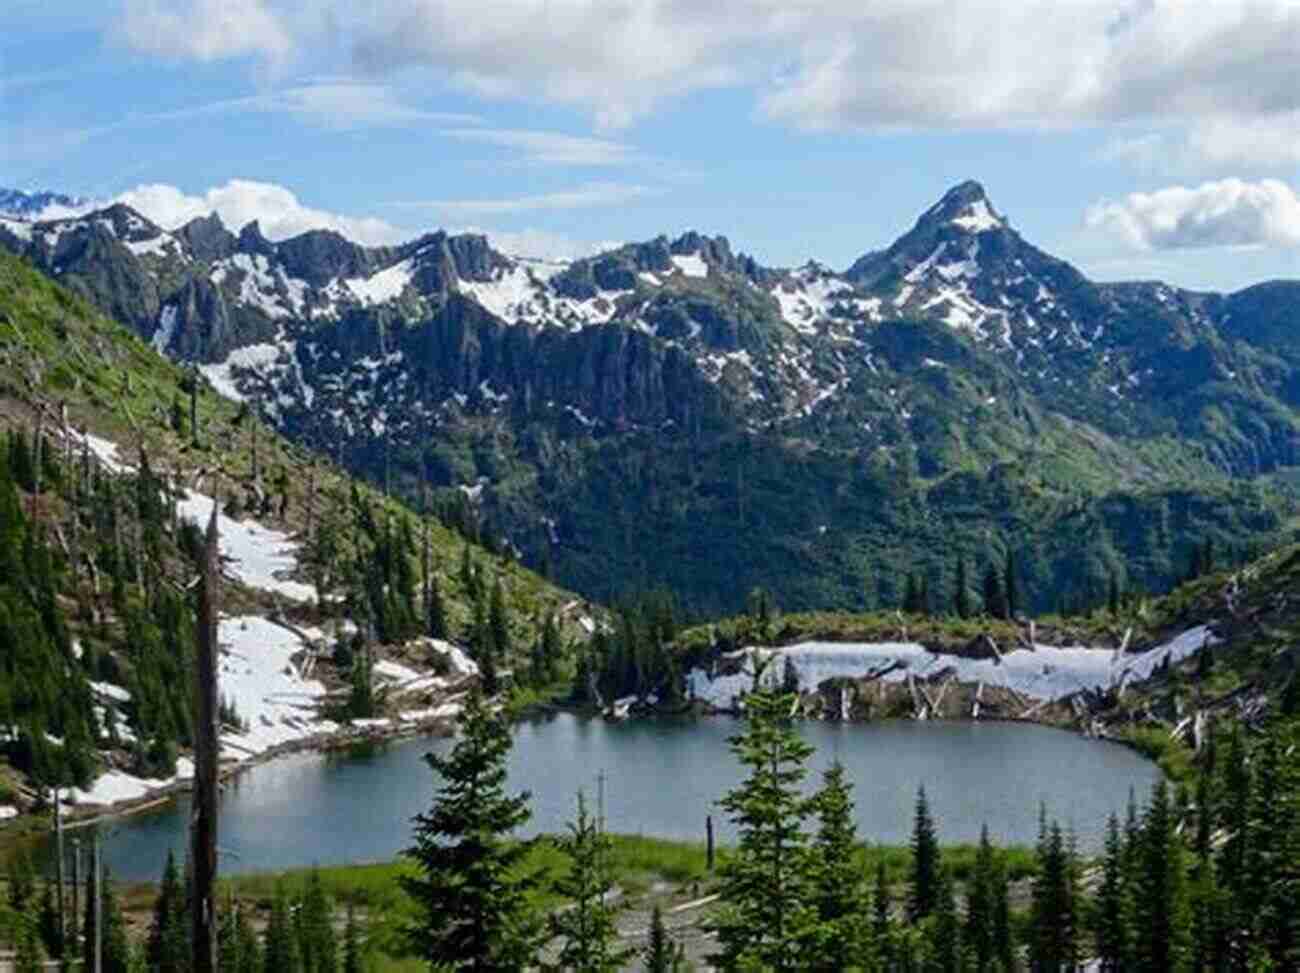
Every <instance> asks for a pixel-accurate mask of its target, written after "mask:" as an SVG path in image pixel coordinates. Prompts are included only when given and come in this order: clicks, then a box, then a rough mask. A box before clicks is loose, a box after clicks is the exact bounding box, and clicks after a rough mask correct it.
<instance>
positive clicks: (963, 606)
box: [952, 554, 970, 618]
mask: <svg viewBox="0 0 1300 973" xmlns="http://www.w3.org/2000/svg"><path fill="white" fill-rule="evenodd" d="M952 610H953V613H954V614H955V615H956V616H957V617H958V618H969V617H970V581H969V579H968V578H967V577H966V557H965V556H964V555H962V554H958V555H957V581H956V584H955V587H954V588H953V596H952Z"/></svg>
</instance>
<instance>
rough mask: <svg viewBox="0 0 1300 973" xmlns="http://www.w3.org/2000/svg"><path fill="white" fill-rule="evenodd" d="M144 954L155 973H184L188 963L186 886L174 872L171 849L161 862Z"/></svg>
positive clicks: (174, 858) (174, 861)
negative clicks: (184, 886)
mask: <svg viewBox="0 0 1300 973" xmlns="http://www.w3.org/2000/svg"><path fill="white" fill-rule="evenodd" d="M145 958H146V959H147V960H148V962H149V968H150V969H151V970H156V971H158V973H184V971H185V970H186V969H188V968H189V965H190V959H191V957H190V943H189V912H188V910H187V909H186V902H185V890H184V889H183V888H182V887H181V884H180V878H179V876H178V875H177V872H176V857H175V856H174V855H173V854H172V852H171V851H170V850H168V852H167V862H166V864H165V865H164V866H163V874H162V883H161V885H160V886H159V889H158V898H157V899H155V900H154V907H153V920H152V921H151V922H150V924H149V938H148V940H147V941H146V943H145Z"/></svg>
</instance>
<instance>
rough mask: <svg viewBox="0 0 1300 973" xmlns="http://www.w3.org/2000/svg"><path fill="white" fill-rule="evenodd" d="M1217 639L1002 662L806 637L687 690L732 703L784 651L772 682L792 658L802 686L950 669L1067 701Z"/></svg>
mask: <svg viewBox="0 0 1300 973" xmlns="http://www.w3.org/2000/svg"><path fill="white" fill-rule="evenodd" d="M1216 641H1217V639H1215V637H1214V636H1213V635H1211V634H1210V632H1209V629H1208V628H1207V627H1206V626H1204V625H1201V626H1197V627H1196V628H1193V629H1189V630H1187V631H1186V632H1183V633H1182V634H1181V635H1178V636H1177V637H1175V638H1173V639H1171V640H1170V641H1168V642H1166V643H1164V644H1162V645H1158V646H1156V647H1155V648H1153V649H1149V650H1148V651H1146V652H1143V653H1139V654H1137V655H1129V656H1120V657H1119V658H1116V655H1117V653H1114V652H1112V651H1108V650H1104V649H1089V648H1081V647H1076V648H1054V647H1051V646H1037V647H1036V649H1035V650H1033V651H1031V650H1029V649H1014V650H1012V651H1010V652H1006V653H1004V654H1003V655H1002V656H1001V658H1000V659H967V658H963V657H960V656H955V655H947V654H944V653H934V652H930V651H929V650H928V649H926V648H925V647H924V646H923V645H919V644H917V643H915V642H877V643H860V644H831V643H827V642H805V643H802V644H799V645H793V646H790V647H788V648H785V649H745V650H742V651H743V653H744V657H743V659H742V664H741V667H740V671H739V672H736V673H733V674H730V675H719V676H714V677H710V675H709V674H708V673H706V672H705V671H704V670H702V669H693V670H691V672H690V673H689V675H688V676H687V689H688V691H689V692H690V694H691V695H692V696H693V697H695V698H696V699H701V700H704V701H706V702H708V703H710V704H711V705H713V706H716V707H718V708H722V709H727V708H731V707H733V706H734V705H735V702H736V700H737V698H738V697H739V696H741V695H742V694H743V693H745V692H748V691H749V690H750V689H751V688H752V686H753V682H754V659H755V656H758V657H759V658H762V659H765V658H770V657H772V656H780V657H783V658H775V659H773V660H772V661H771V662H770V663H769V664H768V665H767V666H766V668H765V669H764V670H763V673H762V676H761V681H762V683H763V684H764V685H767V686H777V685H779V684H780V682H781V680H782V679H783V677H784V673H785V660H789V663H790V665H792V666H793V668H794V671H795V673H796V674H797V675H798V678H799V688H800V690H801V691H809V690H813V689H816V688H817V687H818V686H820V685H821V684H822V683H823V682H824V681H825V680H827V679H831V678H838V677H847V678H861V677H864V676H869V675H871V674H872V673H877V672H884V671H885V670H886V669H891V670H892V671H889V672H887V673H885V674H884V675H883V676H882V677H881V678H882V679H884V681H885V682H903V681H905V680H906V679H907V677H908V674H909V673H910V674H912V675H914V676H915V677H917V678H925V677H927V676H932V675H936V674H938V673H940V672H943V671H945V670H948V671H951V672H952V673H953V675H955V676H956V678H957V679H958V680H959V681H960V682H963V683H970V684H972V685H973V684H976V683H980V682H983V683H985V684H987V685H989V686H1002V687H1005V688H1008V689H1011V690H1014V691H1015V692H1017V693H1020V694H1021V695H1023V696H1027V697H1030V698H1032V699H1037V700H1059V699H1063V698H1065V697H1067V696H1070V695H1073V694H1074V693H1076V692H1079V691H1080V690H1084V689H1089V690H1099V689H1106V688H1109V687H1114V686H1118V685H1121V684H1122V683H1125V682H1129V681H1141V680H1144V679H1149V678H1150V677H1151V675H1152V674H1153V673H1154V672H1155V670H1156V668H1157V667H1158V666H1160V665H1162V664H1163V663H1164V661H1165V660H1166V659H1168V660H1169V662H1170V663H1171V664H1172V663H1177V662H1180V661H1182V660H1183V659H1185V658H1187V657H1189V656H1191V655H1194V654H1195V653H1196V652H1198V651H1199V650H1200V649H1201V648H1202V647H1203V646H1205V645H1213V644H1214V643H1215V642H1216Z"/></svg>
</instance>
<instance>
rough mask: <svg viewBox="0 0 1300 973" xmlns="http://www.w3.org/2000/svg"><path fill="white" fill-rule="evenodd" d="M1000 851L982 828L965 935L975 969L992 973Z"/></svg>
mask: <svg viewBox="0 0 1300 973" xmlns="http://www.w3.org/2000/svg"><path fill="white" fill-rule="evenodd" d="M997 865H998V861H997V855H996V852H994V850H993V845H992V843H990V841H989V828H988V825H984V826H983V827H982V828H981V829H980V843H979V850H978V851H977V852H976V855H975V873H974V875H973V876H972V878H971V881H970V883H969V886H968V893H967V900H966V930H965V935H964V936H963V937H962V938H963V940H964V942H965V944H966V947H967V949H968V950H969V951H970V953H971V957H972V960H973V968H974V970H975V973H988V971H990V970H992V969H993V968H994V963H995V962H996V961H997V956H996V953H995V950H994V933H995V923H996V913H997V895H998V888H997V880H998V875H997Z"/></svg>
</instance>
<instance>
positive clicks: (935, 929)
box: [924, 864, 963, 973]
mask: <svg viewBox="0 0 1300 973" xmlns="http://www.w3.org/2000/svg"><path fill="white" fill-rule="evenodd" d="M924 928H928V929H929V932H930V936H929V939H930V942H929V947H930V948H929V956H928V957H927V961H926V964H925V970H926V973H962V966H963V964H962V945H961V920H960V919H959V918H958V917H957V902H956V900H955V899H954V898H953V889H952V879H951V878H950V877H949V875H948V869H947V868H945V867H944V866H943V865H942V864H941V865H940V866H939V870H938V872H937V873H936V874H935V895H934V915H933V916H931V917H930V919H928V920H927V921H926V923H925V927H924Z"/></svg>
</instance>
